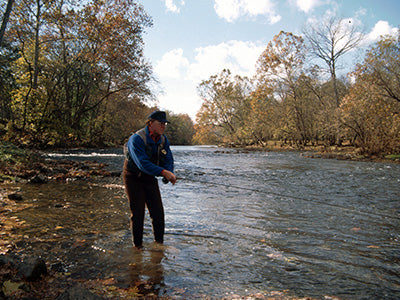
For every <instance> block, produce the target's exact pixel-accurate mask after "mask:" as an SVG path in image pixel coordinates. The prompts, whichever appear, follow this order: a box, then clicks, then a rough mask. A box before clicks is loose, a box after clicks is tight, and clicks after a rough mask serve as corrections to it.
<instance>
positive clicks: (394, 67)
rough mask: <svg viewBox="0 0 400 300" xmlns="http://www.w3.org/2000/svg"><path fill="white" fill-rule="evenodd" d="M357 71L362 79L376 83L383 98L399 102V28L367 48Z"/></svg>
mask: <svg viewBox="0 0 400 300" xmlns="http://www.w3.org/2000/svg"><path fill="white" fill-rule="evenodd" d="M358 71H359V73H361V74H360V75H362V78H363V79H364V80H366V81H368V82H370V83H375V84H376V85H377V88H379V94H380V96H382V97H383V99H386V100H388V101H391V100H395V101H398V102H400V29H398V30H397V34H396V35H395V36H386V37H383V38H382V39H381V40H380V41H378V42H377V43H376V44H375V45H374V46H373V47H372V48H371V49H369V51H368V52H367V54H366V58H365V61H364V64H363V65H361V66H359V70H358Z"/></svg>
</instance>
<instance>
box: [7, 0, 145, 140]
mask: <svg viewBox="0 0 400 300" xmlns="http://www.w3.org/2000/svg"><path fill="white" fill-rule="evenodd" d="M71 4H73V3H72V2H71V1H58V0H57V1H47V0H40V1H23V2H17V3H16V4H15V7H14V10H13V14H12V17H11V19H10V22H9V30H8V31H7V36H6V40H8V41H13V46H14V47H16V48H17V49H18V53H19V57H18V59H14V60H10V59H9V60H7V62H8V63H9V64H10V65H9V67H8V69H6V70H5V68H3V70H5V71H4V72H2V73H1V74H0V75H1V77H0V83H2V86H3V87H8V88H9V90H5V89H3V90H2V93H1V95H2V98H1V102H0V104H1V106H0V109H1V111H0V112H1V115H0V117H1V118H0V119H2V121H3V123H4V124H7V123H9V122H11V124H10V125H9V126H8V129H9V130H8V132H7V134H6V135H4V136H3V139H5V138H6V137H7V139H8V140H14V141H16V142H17V143H21V142H23V143H28V144H35V145H36V146H40V147H47V146H59V147H60V146H61V147H65V146H77V145H107V144H114V143H120V142H121V141H122V140H123V139H124V138H125V137H126V136H127V135H128V134H129V131H132V130H134V127H135V123H138V121H139V120H141V119H143V114H145V113H146V109H145V108H144V103H145V101H146V100H148V99H152V94H151V91H150V88H149V84H150V82H151V81H152V80H153V78H152V70H151V67H150V65H149V64H148V63H147V62H146V60H145V58H144V55H143V40H142V34H143V32H144V30H145V28H147V27H149V26H152V21H151V18H150V17H149V16H148V15H147V14H146V12H145V11H144V9H143V6H141V5H140V4H138V3H136V2H135V1H133V0H124V1H119V0H118V1H117V0H113V1H94V2H88V3H85V4H84V6H82V7H81V8H80V9H73V8H72V7H73V6H72V5H71ZM7 70H8V72H6V71H7ZM3 74H4V76H3ZM14 78H15V84H14V85H6V84H3V82H4V83H8V82H10V81H12V80H13V79H14ZM5 92H7V93H5ZM138 99H140V100H138ZM134 118H136V120H137V121H132V119H134Z"/></svg>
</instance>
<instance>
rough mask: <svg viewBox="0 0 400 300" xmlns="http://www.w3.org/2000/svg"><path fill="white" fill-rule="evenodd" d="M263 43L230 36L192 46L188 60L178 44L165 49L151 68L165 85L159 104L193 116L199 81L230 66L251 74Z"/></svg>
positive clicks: (240, 73)
mask: <svg viewBox="0 0 400 300" xmlns="http://www.w3.org/2000/svg"><path fill="white" fill-rule="evenodd" d="M265 47H266V45H264V44H261V43H253V42H244V41H236V40H232V41H228V42H225V43H220V44H217V45H210V46H207V47H199V48H197V49H195V57H194V58H193V59H192V60H191V61H190V60H189V59H188V58H187V57H185V54H184V52H183V50H182V49H180V48H178V49H173V50H171V51H169V52H167V53H165V54H164V55H163V57H162V59H161V60H159V61H158V62H157V63H156V64H155V68H154V71H155V73H156V75H157V77H158V78H159V81H160V83H161V85H162V86H163V87H164V93H163V94H162V95H159V96H158V99H159V105H160V107H161V108H163V107H168V108H169V109H171V110H173V111H174V112H176V113H188V114H189V116H190V117H192V119H194V117H195V114H196V112H197V111H198V110H199V109H200V106H201V99H200V98H199V96H198V95H197V90H196V88H197V86H198V85H199V84H200V82H201V81H202V80H207V79H209V78H210V76H213V75H217V74H219V73H221V71H222V70H223V69H229V70H230V71H231V72H232V74H234V75H240V76H248V77H252V76H253V75H254V74H255V69H256V61H257V59H258V58H259V56H260V55H261V53H262V51H263V50H264V49H265Z"/></svg>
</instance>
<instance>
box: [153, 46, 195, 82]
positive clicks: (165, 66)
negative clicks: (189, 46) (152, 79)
mask: <svg viewBox="0 0 400 300" xmlns="http://www.w3.org/2000/svg"><path fill="white" fill-rule="evenodd" d="M188 67H189V60H188V59H187V58H185V57H184V56H183V50H182V49H181V48H178V49H173V50H171V51H169V52H167V53H165V54H164V55H163V57H162V58H161V60H160V61H158V62H157V64H156V66H155V68H154V71H155V73H156V74H157V75H158V76H159V77H161V78H163V77H164V78H181V77H182V76H186V75H185V74H186V72H187V68H188Z"/></svg>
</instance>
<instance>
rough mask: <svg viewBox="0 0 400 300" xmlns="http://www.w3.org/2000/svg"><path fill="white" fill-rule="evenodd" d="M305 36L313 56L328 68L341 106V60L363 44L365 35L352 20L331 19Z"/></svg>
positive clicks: (307, 29)
mask: <svg viewBox="0 0 400 300" xmlns="http://www.w3.org/2000/svg"><path fill="white" fill-rule="evenodd" d="M304 35H305V37H306V39H307V40H308V43H309V45H310V50H311V54H312V55H313V56H315V57H317V58H319V59H321V60H323V61H324V63H325V64H326V65H327V66H328V69H329V74H330V76H331V81H332V84H333V91H334V94H335V100H336V106H337V107H339V105H340V98H341V97H340V95H339V90H338V87H337V79H336V77H337V69H338V63H339V59H340V58H341V57H342V56H343V55H345V54H346V53H347V52H349V51H351V50H353V49H355V48H356V47H358V45H359V44H360V43H361V41H362V40H363V38H364V35H363V34H362V33H361V32H360V31H359V30H358V28H357V27H356V26H354V24H353V23H351V20H346V19H336V18H333V17H331V18H329V19H326V20H325V21H323V22H322V24H320V23H318V24H315V25H314V26H310V27H309V28H306V29H305V30H304Z"/></svg>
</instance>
